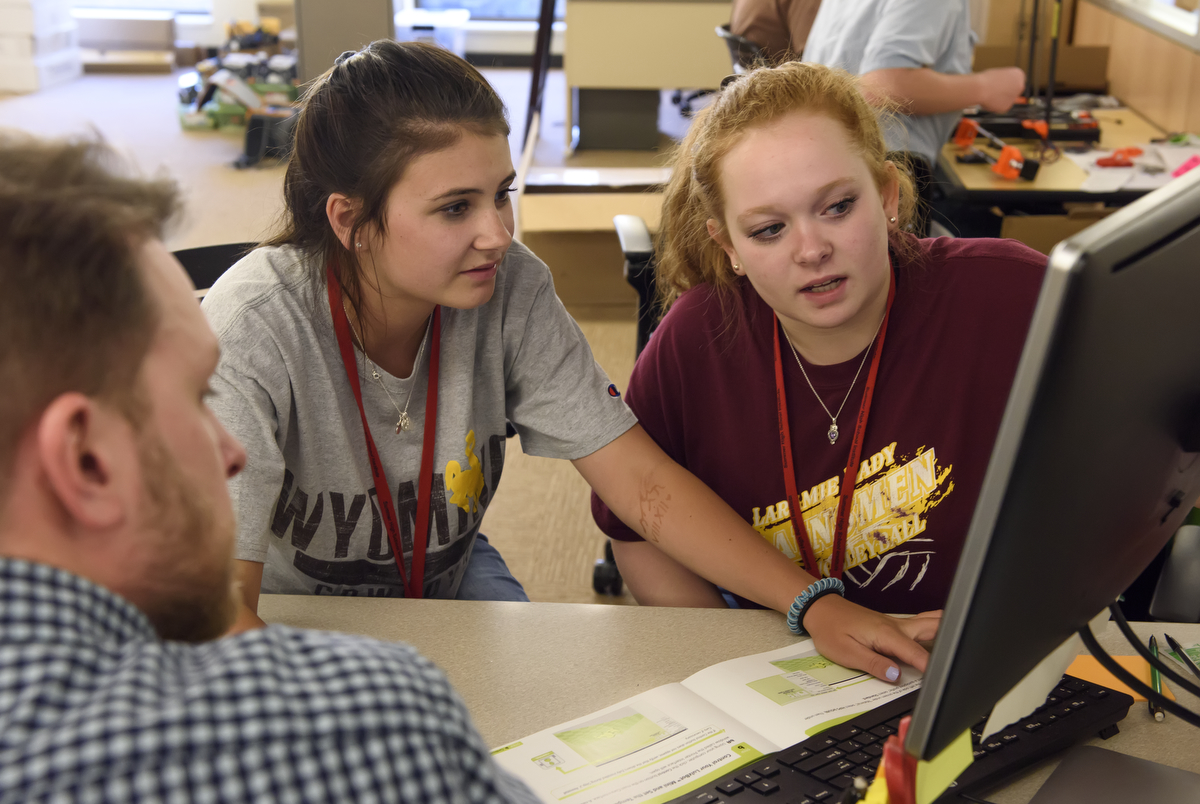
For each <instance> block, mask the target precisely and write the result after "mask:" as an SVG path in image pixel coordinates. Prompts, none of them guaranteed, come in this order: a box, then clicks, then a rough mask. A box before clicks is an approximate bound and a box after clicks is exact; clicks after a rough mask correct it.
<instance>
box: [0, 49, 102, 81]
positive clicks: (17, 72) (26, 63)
mask: <svg viewBox="0 0 1200 804" xmlns="http://www.w3.org/2000/svg"><path fill="white" fill-rule="evenodd" d="M82 74H83V61H82V59H81V58H80V53H79V48H69V49H67V50H60V51H59V52H57V53H50V54H48V55H45V56H34V57H33V58H23V59H5V58H0V92H37V91H38V90H40V89H46V88H48V87H52V86H57V85H59V84H65V83H66V82H68V81H73V80H75V79H76V78H78V77H79V76H80V75H82Z"/></svg>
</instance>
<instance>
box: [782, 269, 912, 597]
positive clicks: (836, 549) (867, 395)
mask: <svg viewBox="0 0 1200 804" xmlns="http://www.w3.org/2000/svg"><path fill="white" fill-rule="evenodd" d="M895 297H896V279H895V276H892V278H891V284H889V285H888V297H887V308H886V310H885V311H884V313H883V322H882V323H881V324H880V325H879V334H878V335H877V336H875V354H874V355H872V357H871V368H870V370H869V371H868V372H867V384H866V385H865V386H864V388H863V399H862V404H861V405H859V408H858V422H857V423H856V424H855V426H854V438H853V439H852V440H851V441H850V459H849V460H848V461H846V474H845V476H844V477H843V478H842V485H841V486H840V487H839V490H838V495H839V496H838V511H837V525H836V526H835V528H834V531H833V552H832V553H831V555H830V566H829V577H831V578H841V577H842V567H843V565H844V564H845V557H846V531H847V530H849V527H850V509H851V507H852V505H853V503H854V480H855V478H856V477H858V459H859V458H860V457H861V456H862V446H863V436H864V435H865V434H866V432H867V417H868V416H869V415H870V413H871V397H872V396H874V394H875V377H876V376H877V375H878V374H879V357H880V355H882V354H883V342H884V340H885V339H886V338H887V326H888V317H889V316H890V315H891V313H892V300H893V299H894V298H895ZM773 323H774V330H775V404H776V406H777V408H778V411H779V449H780V452H781V453H782V455H783V483H784V486H785V487H786V489H787V495H788V505H789V506H790V511H791V518H792V532H793V533H795V535H796V543H797V544H798V545H799V546H800V553H801V556H802V557H803V558H804V568H805V569H806V570H808V572H809V573H811V574H812V575H814V576H815V577H818V578H819V577H821V570H820V568H819V567H818V566H817V560H816V554H815V550H814V548H813V544H812V537H811V536H810V535H809V533H808V528H807V527H806V526H805V524H804V515H803V514H802V513H801V511H800V497H799V495H798V494H797V493H796V470H795V467H793V466H792V433H791V430H790V428H789V427H788V407H787V393H786V392H785V391H784V389H783V360H782V359H781V354H780V350H779V328H780V327H781V326H782V325H781V324H780V323H779V318H778V316H776V317H775V318H774V321H773Z"/></svg>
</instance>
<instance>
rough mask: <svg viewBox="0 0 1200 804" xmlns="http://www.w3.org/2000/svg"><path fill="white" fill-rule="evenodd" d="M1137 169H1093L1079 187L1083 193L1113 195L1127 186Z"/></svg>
mask: <svg viewBox="0 0 1200 804" xmlns="http://www.w3.org/2000/svg"><path fill="white" fill-rule="evenodd" d="M1136 171H1137V168H1131V167H1128V168H1101V167H1098V168H1093V169H1092V170H1091V171H1089V172H1088V175H1087V178H1086V179H1084V180H1083V183H1082V184H1080V185H1079V189H1080V190H1082V191H1084V192H1085V193H1113V192H1116V191H1117V190H1120V189H1121V188H1122V187H1124V186H1125V185H1126V184H1128V183H1129V182H1130V181H1131V180H1132V179H1133V178H1134V174H1135V172H1136Z"/></svg>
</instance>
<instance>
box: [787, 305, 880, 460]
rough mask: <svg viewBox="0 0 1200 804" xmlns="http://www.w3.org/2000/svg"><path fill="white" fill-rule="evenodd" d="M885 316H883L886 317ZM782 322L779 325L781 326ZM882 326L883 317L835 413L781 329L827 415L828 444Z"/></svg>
mask: <svg viewBox="0 0 1200 804" xmlns="http://www.w3.org/2000/svg"><path fill="white" fill-rule="evenodd" d="M886 317H887V316H884V318H886ZM782 326H783V325H782V324H781V325H780V327H781V328H782ZM882 327H883V318H881V319H879V326H878V327H875V334H874V335H872V336H871V343H870V344H869V345H868V346H867V351H866V352H864V353H863V359H862V362H860V363H859V364H858V371H856V372H854V379H853V380H851V381H850V388H849V390H847V391H846V396H845V397H844V398H843V399H842V404H841V405H840V406H839V407H838V411H837V413H830V412H829V408H827V407H825V400H823V399H821V395H820V394H818V393H817V389H816V388H814V387H813V384H812V380H810V379H809V378H808V372H807V371H805V370H804V364H803V363H801V362H800V354H799V353H798V352H797V351H796V346H795V344H793V343H792V336H791V335H788V333H787V330H786V329H785V330H783V336H784V337H785V338H787V342H788V346H789V347H791V350H792V357H794V358H796V365H797V366H799V367H800V373H801V374H803V375H804V381H805V382H806V383H808V387H809V390H811V391H812V392H813V396H815V397H816V398H817V402H818V403H819V404H820V405H821V407H822V408H823V409H824V410H825V415H826V416H828V417H829V421H830V424H829V430H828V431H827V432H826V433H825V435H826V436H828V438H829V443H830V444H836V443H837V440H838V426H837V420H838V416H841V415H842V408H844V407H846V402H847V401H849V399H850V394H851V392H852V391H854V385H855V384H856V383H857V382H858V375H859V374H862V370H863V366H865V365H866V364H867V357H868V356H869V355H870V354H871V348H872V347H873V346H875V339H876V338H878V337H879V330H880V329H881V328H882Z"/></svg>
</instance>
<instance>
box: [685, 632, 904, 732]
mask: <svg viewBox="0 0 1200 804" xmlns="http://www.w3.org/2000/svg"><path fill="white" fill-rule="evenodd" d="M810 664H811V665H813V667H814V668H816V669H811V668H810V669H809V670H808V671H805V670H803V669H801V668H802V667H804V666H805V665H810ZM920 679H921V674H920V673H919V672H917V671H916V670H914V669H913V668H911V667H909V666H908V665H906V664H900V678H899V680H898V681H897V682H896V683H895V684H889V683H888V682H886V681H880V680H879V679H877V678H875V677H874V676H872V675H870V674H868V673H864V672H862V671H858V670H850V669H848V668H845V667H842V666H840V665H837V664H835V663H833V662H830V661H829V660H828V659H825V658H824V657H823V656H821V655H820V654H818V653H817V649H816V646H815V645H813V643H812V641H811V640H806V641H803V642H797V643H796V644H794V645H791V646H789V647H785V648H779V649H777V650H773V651H768V652H766V653H759V654H755V655H753V656H743V657H741V658H740V659H730V660H729V661H726V662H721V663H720V664H714V665H712V666H711V667H706V668H705V669H703V670H701V671H699V672H698V673H694V674H692V675H691V676H688V678H686V679H685V680H684V681H683V682H682V684H683V686H684V687H686V688H688V689H689V690H691V691H692V692H694V693H696V694H697V695H699V696H700V697H701V698H704V699H706V700H708V701H711V702H712V703H713V704H714V705H716V706H718V707H720V708H721V709H723V710H724V711H726V712H729V713H730V714H732V715H735V716H736V717H737V718H738V719H739V720H741V721H742V722H743V723H746V724H747V725H750V726H752V727H753V728H754V730H755V731H757V732H758V733H759V734H761V735H763V736H764V737H766V738H767V739H768V740H771V741H772V742H775V743H778V744H779V745H781V746H790V745H795V744H796V743H798V742H800V741H801V740H804V739H807V738H808V737H810V736H812V735H813V734H816V733H818V732H820V731H822V730H824V729H825V728H828V727H829V726H830V725H832V723H831V721H834V722H840V721H841V720H846V719H848V718H850V717H852V716H853V715H856V714H859V713H861V712H866V711H868V710H870V709H874V708H875V707H877V706H880V705H882V704H884V703H886V702H887V701H890V700H893V699H895V698H898V697H900V696H901V695H904V694H906V693H909V692H912V691H913V690H916V689H917V688H918V687H919V686H920V683H921V682H920Z"/></svg>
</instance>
